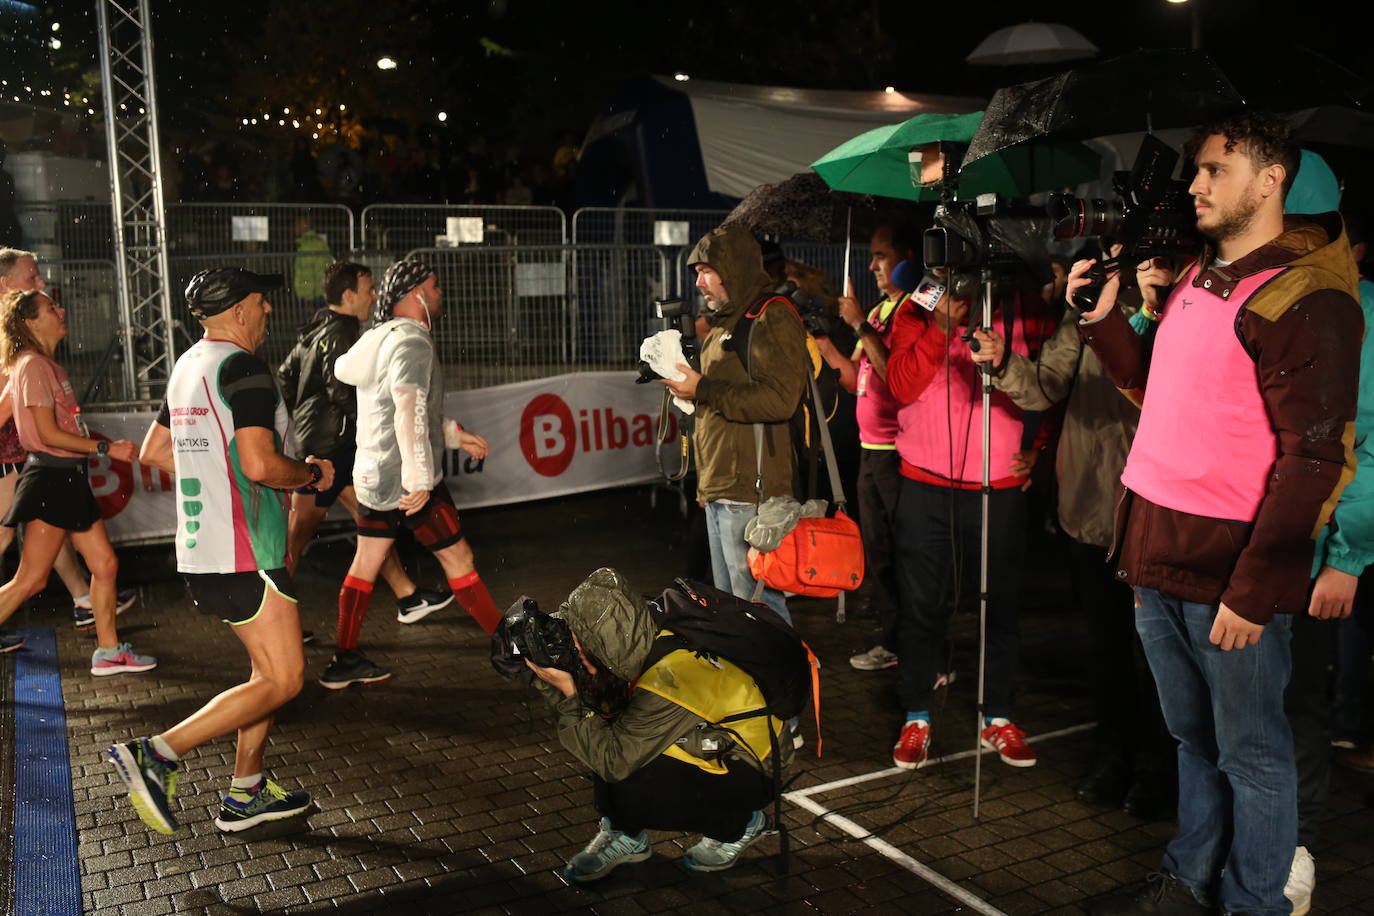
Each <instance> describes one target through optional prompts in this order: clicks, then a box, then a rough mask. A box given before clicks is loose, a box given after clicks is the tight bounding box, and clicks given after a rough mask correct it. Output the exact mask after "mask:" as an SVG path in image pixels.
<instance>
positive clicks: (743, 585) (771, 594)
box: [706, 502, 792, 623]
mask: <svg viewBox="0 0 1374 916" xmlns="http://www.w3.org/2000/svg"><path fill="white" fill-rule="evenodd" d="M754 513H755V509H754V507H753V506H751V505H737V504H735V503H722V502H708V503H707V504H706V536H707V538H708V539H709V540H710V542H711V578H712V579H713V580H715V581H714V582H713V584H714V585H715V587H716V588H718V589H720V590H721V591H725V592H729V593H730V594H732V595H734V596H735V597H736V598H743V599H744V600H745V601H752V600H753V598H754V584H755V579H754V576H753V574H752V573H751V572H749V560H748V559H747V557H746V554H747V553H748V552H749V544H748V543H747V542H745V540H744V526H745V525H747V524H749V520H750V519H751V518H753V517H754ZM763 603H764V604H766V605H768V606H769V607H770V608H772V609H773V610H775V611H777V612H778V616H780V617H781V618H782V619H783V620H786V621H787V622H788V623H791V622H792V615H791V614H789V613H788V612H787V599H786V598H784V597H783V594H782V592H780V591H776V590H775V589H771V588H765V589H764V590H763Z"/></svg>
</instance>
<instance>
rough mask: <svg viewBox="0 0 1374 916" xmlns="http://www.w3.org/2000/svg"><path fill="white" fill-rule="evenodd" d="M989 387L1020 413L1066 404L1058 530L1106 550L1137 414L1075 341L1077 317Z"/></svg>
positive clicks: (1011, 363)
mask: <svg viewBox="0 0 1374 916" xmlns="http://www.w3.org/2000/svg"><path fill="white" fill-rule="evenodd" d="M992 384H993V385H994V386H996V387H997V388H998V389H1000V390H1001V391H1004V392H1006V394H1007V395H1008V396H1009V397H1010V398H1011V399H1012V401H1013V402H1015V404H1016V406H1017V407H1020V408H1021V409H1022V410H1040V411H1044V410H1049V409H1050V408H1051V407H1053V406H1054V405H1055V404H1058V403H1059V402H1061V401H1063V400H1064V399H1065V398H1067V399H1068V407H1067V409H1066V411H1065V414H1064V425H1063V428H1062V429H1061V431H1060V434H1059V450H1058V457H1057V458H1056V461H1055V473H1056V475H1057V477H1058V481H1059V527H1061V528H1063V529H1064V533H1065V534H1067V535H1068V536H1069V537H1071V538H1073V539H1074V540H1076V541H1080V542H1082V543H1084V544H1092V545H1094V546H1097V547H1106V546H1108V545H1110V544H1111V542H1112V509H1113V508H1114V507H1115V505H1116V493H1117V491H1118V490H1119V489H1120V481H1121V469H1122V468H1124V467H1125V466H1126V453H1127V452H1129V451H1130V450H1131V438H1132V437H1133V436H1134V435H1135V427H1136V423H1138V422H1139V420H1140V410H1139V409H1137V408H1136V406H1135V405H1134V404H1132V403H1131V402H1130V401H1128V400H1126V398H1124V397H1122V396H1121V392H1119V391H1117V390H1116V386H1115V385H1113V384H1112V380H1111V379H1110V378H1108V377H1107V372H1106V370H1105V369H1103V368H1102V363H1101V361H1100V360H1098V358H1097V354H1095V353H1093V351H1092V350H1091V349H1089V348H1088V347H1087V346H1085V345H1084V344H1083V342H1082V341H1081V340H1080V339H1079V337H1078V321H1077V314H1076V313H1074V312H1068V313H1067V314H1065V316H1064V319H1063V320H1062V321H1061V322H1060V323H1059V327H1058V328H1056V329H1055V332H1054V335H1053V336H1052V337H1050V339H1049V340H1048V341H1046V342H1045V346H1044V347H1043V348H1042V349H1041V350H1040V356H1039V358H1038V359H1036V360H1031V359H1029V358H1028V357H1025V356H1022V355H1021V354H1020V353H1012V354H1011V357H1010V358H1009V359H1008V360H1007V367H1006V370H1005V371H1004V372H1003V373H1002V375H1001V376H997V377H994V378H993V380H992Z"/></svg>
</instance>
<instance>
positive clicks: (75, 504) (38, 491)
mask: <svg viewBox="0 0 1374 916" xmlns="http://www.w3.org/2000/svg"><path fill="white" fill-rule="evenodd" d="M86 467H87V466H86V460H85V459H84V458H83V459H81V462H80V465H79V466H76V467H46V466H40V465H36V464H32V463H29V464H25V465H24V470H22V471H20V472H19V483H17V484H16V485H15V487H14V504H13V505H11V506H10V511H9V512H7V513H5V518H4V520H3V521H0V525H8V526H9V527H11V528H13V527H15V526H16V525H19V524H22V523H24V522H32V521H42V522H47V523H48V524H49V525H52V526H53V527H54V528H61V529H63V530H64V531H87V530H89V529H90V527H91V526H92V525H94V524H95V523H96V522H98V521H100V506H99V505H98V504H97V503H96V501H95V497H94V496H93V495H91V484H90V481H88V480H87V479H86Z"/></svg>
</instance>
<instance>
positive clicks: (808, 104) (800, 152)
mask: <svg viewBox="0 0 1374 916" xmlns="http://www.w3.org/2000/svg"><path fill="white" fill-rule="evenodd" d="M656 78H657V79H658V80H659V81H660V82H661V83H663V84H664V85H665V86H668V87H669V88H671V89H675V90H677V91H679V92H682V93H684V94H685V95H686V96H687V98H688V100H689V102H690V103H691V106H692V115H693V117H694V118H695V120H696V129H697V138H698V142H699V143H700V145H701V158H702V161H703V162H704V163H705V166H706V180H707V184H708V185H709V187H710V189H711V190H712V191H715V192H716V193H719V194H727V195H729V196H731V197H743V196H745V195H746V194H748V193H749V192H750V191H752V190H753V189H754V188H756V187H758V186H759V185H761V184H770V183H772V182H776V181H782V180H783V179H786V178H790V177H791V176H792V175H795V174H796V173H797V172H801V171H805V170H806V169H807V168H808V167H809V166H810V165H811V163H812V162H814V161H816V160H817V159H819V158H820V157H821V156H822V155H824V154H825V153H828V152H830V150H832V149H834V148H835V147H837V146H839V145H840V144H841V143H843V142H845V141H846V140H849V139H850V138H852V137H854V136H856V135H858V134H861V133H863V132H864V131H866V130H871V129H872V128H875V127H881V126H882V125H884V124H897V123H900V122H902V121H905V120H906V119H907V118H910V117H912V116H913V115H918V114H924V113H926V112H943V113H952V114H962V113H965V112H970V111H978V110H979V109H981V108H982V107H983V105H984V101H983V100H982V99H976V98H962V97H958V96H945V95H911V94H908V93H904V92H883V91H876V92H857V91H842V90H833V89H790V88H787V87H782V86H746V85H741V84H737V83H717V82H710V81H706V80H687V81H677V80H674V79H673V78H672V77H663V76H660V77H656Z"/></svg>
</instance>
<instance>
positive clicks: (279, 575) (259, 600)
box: [181, 566, 298, 626]
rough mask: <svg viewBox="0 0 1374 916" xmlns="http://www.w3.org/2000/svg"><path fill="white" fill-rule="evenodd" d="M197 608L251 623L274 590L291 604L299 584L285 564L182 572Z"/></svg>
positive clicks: (238, 622) (228, 619)
mask: <svg viewBox="0 0 1374 916" xmlns="http://www.w3.org/2000/svg"><path fill="white" fill-rule="evenodd" d="M181 577H182V578H183V579H185V580H186V590H187V591H188V592H190V594H191V603H192V604H194V605H195V606H196V610H198V611H200V612H201V613H202V614H209V615H210V616H211V617H218V618H219V619H220V620H223V621H224V622H225V623H227V624H230V625H231V626H240V625H242V624H245V623H251V622H252V621H254V620H256V619H257V616H258V615H259V614H260V613H262V608H263V605H265V604H266V603H267V591H268V589H271V590H272V591H274V592H276V593H277V594H278V595H281V596H282V597H283V598H285V599H286V600H287V601H290V602H291V603H292V604H296V603H298V602H297V600H296V585H295V583H294V582H292V581H291V574H290V573H289V572H287V571H286V567H284V566H279V567H277V568H276V569H259V570H255V571H254V572H236V573H182V574H181Z"/></svg>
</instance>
